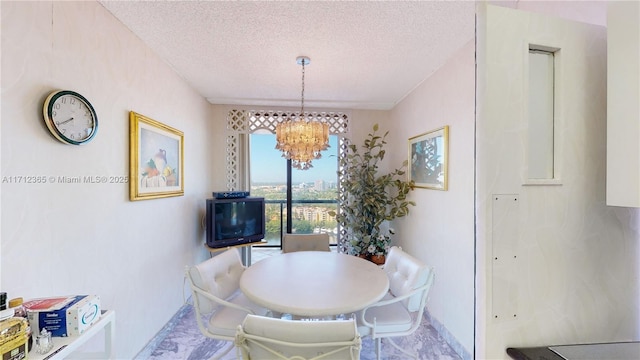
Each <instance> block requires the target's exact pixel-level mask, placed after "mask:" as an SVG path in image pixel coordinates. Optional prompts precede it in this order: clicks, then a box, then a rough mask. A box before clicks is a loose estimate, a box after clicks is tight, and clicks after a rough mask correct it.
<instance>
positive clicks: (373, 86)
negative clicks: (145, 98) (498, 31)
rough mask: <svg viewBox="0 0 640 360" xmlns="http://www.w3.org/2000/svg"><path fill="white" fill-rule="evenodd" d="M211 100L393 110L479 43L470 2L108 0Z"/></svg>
mask: <svg viewBox="0 0 640 360" xmlns="http://www.w3.org/2000/svg"><path fill="white" fill-rule="evenodd" d="M100 2H101V3H102V5H103V6H104V7H105V8H106V9H107V10H109V11H110V12H111V13H112V14H113V15H114V16H115V17H116V18H118V19H119V20H120V21H121V22H122V23H123V24H125V26H127V27H128V28H129V29H131V31H132V32H133V33H135V34H136V35H137V36H138V37H140V39H142V41H143V42H145V43H146V44H147V45H148V46H149V47H150V48H151V49H152V50H153V51H154V52H155V53H157V54H158V55H159V56H160V57H161V58H162V59H164V61H166V62H167V63H168V64H169V65H170V66H171V67H172V68H173V69H175V71H176V72H177V73H178V74H179V75H180V76H182V77H183V78H184V79H185V80H186V81H187V82H188V83H189V84H191V85H192V86H193V88H194V89H196V91H198V92H199V93H200V94H202V96H204V97H205V98H206V99H207V100H208V101H209V102H211V103H213V104H243V105H262V106H294V107H299V106H300V91H301V74H302V72H301V71H302V69H301V67H300V66H299V65H297V64H296V61H295V59H296V57H297V56H299V55H306V56H308V57H310V58H311V64H310V65H308V66H307V67H306V75H305V106H306V107H307V108H316V109H319V108H324V109H391V108H392V107H393V106H394V105H395V104H397V103H398V102H399V101H401V100H402V99H403V98H404V97H405V96H406V95H407V94H409V93H410V92H411V91H412V90H413V89H415V88H416V87H417V86H418V85H419V84H420V83H421V82H422V81H424V80H425V79H426V78H428V77H429V76H430V75H431V74H433V72H434V71H435V70H437V69H438V68H439V67H440V66H442V65H443V64H444V63H445V61H446V60H447V59H448V58H449V57H450V56H451V55H452V54H453V53H454V52H455V51H456V50H458V49H460V48H461V47H462V46H463V45H464V44H466V43H467V42H469V41H472V39H473V37H474V26H475V24H474V23H475V19H474V17H475V14H474V13H475V4H474V3H473V2H472V1H413V2H408V1H406V2H405V1H394V2H390V1H389V2H360V1H356V2H342V1H338V2H335V1H331V2H324V1H322V2H315V1H314V2H300V1H278V2H271V1H268V2H266V1H264V2H263V1H258V2H253V1H251V2H235V1H233V2H227V1H224V2H222V1H177V2H176V1H100Z"/></svg>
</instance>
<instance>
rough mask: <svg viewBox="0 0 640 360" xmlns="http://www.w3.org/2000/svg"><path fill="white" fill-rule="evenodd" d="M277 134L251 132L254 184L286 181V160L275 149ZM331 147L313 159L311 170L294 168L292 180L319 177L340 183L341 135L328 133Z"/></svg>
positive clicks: (300, 180)
mask: <svg viewBox="0 0 640 360" xmlns="http://www.w3.org/2000/svg"><path fill="white" fill-rule="evenodd" d="M275 146H276V136H275V135H274V134H251V181H252V182H254V183H265V182H268V183H274V182H276V183H281V184H285V183H286V182H287V161H286V159H285V158H283V157H282V152H281V151H280V150H276V149H275ZM329 146H330V147H329V148H328V149H327V150H325V151H323V152H322V157H321V158H320V159H317V160H313V161H312V162H311V164H312V165H313V167H312V168H311V169H309V170H298V169H293V179H292V180H293V183H294V184H297V183H300V182H305V183H310V182H311V183H312V182H314V181H316V180H324V181H328V182H334V183H335V182H337V178H338V176H337V174H336V171H337V169H338V157H337V153H338V137H337V136H335V135H331V136H329Z"/></svg>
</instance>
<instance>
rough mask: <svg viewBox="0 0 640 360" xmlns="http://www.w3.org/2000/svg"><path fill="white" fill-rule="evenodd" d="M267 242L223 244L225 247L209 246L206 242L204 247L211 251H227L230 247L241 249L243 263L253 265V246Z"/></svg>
mask: <svg viewBox="0 0 640 360" xmlns="http://www.w3.org/2000/svg"><path fill="white" fill-rule="evenodd" d="M266 243H267V242H266V241H256V242H251V243H246V244H238V245H231V246H223V247H219V248H212V247H210V246H208V245H207V244H206V243H205V244H204V247H205V248H207V250H208V251H209V252H210V253H215V252H221V251H226V250H229V249H232V248H237V249H240V256H241V258H242V264H244V266H251V246H252V245H259V244H266Z"/></svg>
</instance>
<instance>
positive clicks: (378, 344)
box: [376, 338, 382, 360]
mask: <svg viewBox="0 0 640 360" xmlns="http://www.w3.org/2000/svg"><path fill="white" fill-rule="evenodd" d="M381 350H382V338H377V339H376V360H380V352H381Z"/></svg>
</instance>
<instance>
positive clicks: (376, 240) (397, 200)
mask: <svg viewBox="0 0 640 360" xmlns="http://www.w3.org/2000/svg"><path fill="white" fill-rule="evenodd" d="M377 131H378V124H375V125H374V126H373V132H372V133H370V134H368V135H367V138H366V139H365V141H364V144H363V145H362V146H361V149H362V152H360V151H359V150H358V147H357V146H356V145H353V144H352V145H350V146H349V148H348V150H347V156H345V157H343V158H342V159H341V160H340V162H339V166H340V168H341V169H342V170H343V171H344V173H343V177H342V178H341V179H340V187H341V191H342V192H343V194H344V196H343V197H342V198H341V200H340V201H339V208H340V211H339V212H338V213H337V214H336V212H335V211H334V212H331V213H330V214H331V215H334V216H336V220H337V221H338V222H339V223H342V224H346V230H347V233H346V235H347V236H346V239H345V240H344V241H343V243H342V249H343V251H345V252H347V253H349V254H352V255H357V256H361V257H366V258H369V257H370V256H371V255H386V253H387V250H388V249H389V246H390V242H391V235H392V234H393V232H392V231H390V230H389V229H388V228H387V229H384V226H382V225H383V223H384V222H385V221H390V220H393V219H395V218H399V217H402V216H405V215H407V214H408V213H409V205H411V206H415V202H413V201H409V200H408V199H407V194H408V193H409V192H410V191H412V190H413V189H414V183H413V181H411V182H409V181H407V180H406V175H405V169H406V167H407V165H408V161H407V160H405V161H404V162H403V163H402V166H401V167H400V168H398V169H395V170H393V171H391V172H389V173H385V174H380V173H379V169H378V164H379V162H380V161H382V159H384V155H385V150H384V145H385V144H386V141H385V138H386V137H387V135H388V134H389V132H388V131H387V132H386V133H385V134H384V135H382V136H380V135H378V134H377ZM381 226H382V229H381Z"/></svg>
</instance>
